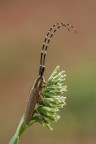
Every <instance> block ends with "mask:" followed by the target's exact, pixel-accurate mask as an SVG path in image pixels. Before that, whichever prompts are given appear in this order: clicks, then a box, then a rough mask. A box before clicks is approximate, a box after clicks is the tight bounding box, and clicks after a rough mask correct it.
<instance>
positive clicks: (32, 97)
mask: <svg viewBox="0 0 96 144" xmlns="http://www.w3.org/2000/svg"><path fill="white" fill-rule="evenodd" d="M62 26H64V27H66V28H67V29H68V31H69V30H70V29H69V28H72V29H74V31H75V32H76V28H75V27H74V26H72V25H70V24H65V23H56V24H54V25H53V26H52V27H51V28H50V29H49V31H48V33H47V35H46V37H45V39H44V43H43V46H42V50H41V56H40V67H39V74H38V76H37V78H36V80H35V82H34V84H33V87H32V89H31V91H30V93H29V99H28V102H27V106H26V109H25V114H24V123H25V124H26V125H27V124H28V123H29V122H30V119H31V117H32V116H33V114H34V110H35V108H36V105H37V104H38V102H39V100H40V98H41V96H42V90H43V88H44V85H45V79H44V76H43V75H44V71H45V57H46V52H47V48H48V44H49V42H50V40H51V38H52V37H53V35H54V34H55V32H56V31H57V30H58V29H59V28H60V27H62Z"/></svg>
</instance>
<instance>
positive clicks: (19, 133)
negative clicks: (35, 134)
mask: <svg viewBox="0 0 96 144" xmlns="http://www.w3.org/2000/svg"><path fill="white" fill-rule="evenodd" d="M23 121H24V116H23V117H22V118H21V120H20V123H19V125H18V127H17V130H16V132H15V134H14V136H13V137H12V139H11V141H10V142H9V144H18V142H19V140H20V137H21V136H22V134H23V133H24V131H25V129H26V128H27V127H26V126H25V124H24V123H23Z"/></svg>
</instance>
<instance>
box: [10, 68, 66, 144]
mask: <svg viewBox="0 0 96 144" xmlns="http://www.w3.org/2000/svg"><path fill="white" fill-rule="evenodd" d="M65 76H66V75H65V71H61V72H59V66H57V67H56V69H55V70H54V71H53V73H52V75H51V76H50V78H49V79H48V81H47V83H46V85H45V88H44V89H43V92H42V98H41V100H40V102H39V103H38V104H37V106H36V109H35V110H34V115H33V116H32V117H31V119H30V122H29V123H28V125H25V124H24V115H23V117H22V118H21V121H20V123H19V125H18V128H17V130H16V133H15V135H14V136H13V138H12V139H11V141H10V142H9V144H18V142H19V140H20V137H21V135H22V134H23V133H24V131H25V130H26V129H27V128H28V127H30V126H31V125H32V124H33V123H35V122H38V123H40V124H42V125H43V126H46V127H48V128H49V129H50V130H53V128H52V127H51V125H50V122H51V121H57V120H58V119H59V118H60V116H59V115H58V111H59V109H60V108H63V106H64V105H66V103H65V99H66V97H64V96H63V93H64V92H65V91H66V86H64V80H65Z"/></svg>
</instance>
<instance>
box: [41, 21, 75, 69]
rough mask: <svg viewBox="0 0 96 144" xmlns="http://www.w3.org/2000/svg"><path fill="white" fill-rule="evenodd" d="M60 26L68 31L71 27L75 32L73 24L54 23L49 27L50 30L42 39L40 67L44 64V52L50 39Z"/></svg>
mask: <svg viewBox="0 0 96 144" xmlns="http://www.w3.org/2000/svg"><path fill="white" fill-rule="evenodd" d="M61 26H64V27H66V28H67V30H68V31H70V28H72V29H73V30H74V31H75V32H76V28H75V27H74V26H72V25H70V24H65V23H56V24H54V25H53V26H52V27H51V28H50V30H49V31H48V33H47V35H46V37H45V39H44V43H43V46H42V50H41V57H40V66H42V67H44V65H45V57H46V52H47V48H48V45H49V43H50V40H51V38H52V37H53V35H54V34H55V32H56V31H57V30H58V29H59V28H60V27H61Z"/></svg>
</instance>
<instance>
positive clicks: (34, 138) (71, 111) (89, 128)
mask: <svg viewBox="0 0 96 144" xmlns="http://www.w3.org/2000/svg"><path fill="white" fill-rule="evenodd" d="M57 22H64V23H70V24H73V25H74V26H75V27H77V29H78V30H77V31H78V32H77V34H74V32H73V31H70V32H68V31H67V30H66V29H65V28H63V27H62V28H61V29H59V30H58V32H57V33H56V35H55V36H54V37H53V38H52V40H51V43H50V46H49V48H48V52H47V57H46V71H45V79H46V80H47V78H48V77H49V76H50V74H51V73H52V71H53V70H54V68H55V67H56V66H57V65H60V66H61V69H64V70H66V74H67V79H66V82H65V84H67V85H68V92H67V93H65V96H66V97H67V100H66V103H67V105H66V107H64V109H63V110H61V112H60V114H61V119H60V120H59V121H58V122H57V123H53V124H52V125H53V127H54V131H52V132H51V131H50V130H48V129H46V128H44V127H42V126H41V125H40V124H34V125H33V126H32V127H31V128H29V129H27V130H26V132H25V133H24V135H23V136H22V138H21V141H20V144H31V143H35V144H45V143H46V144H49V143H50V144H96V84H95V83H96V76H95V74H96V1H95V0H77V1H76V0H72V1H71V0H55V1H48V0H47V1H46V0H41V1H37V0H35V1H32V0H23V1H22V0H16V1H13V0H9V1H6V0H0V144H8V142H9V140H10V138H11V137H12V135H13V134H14V132H15V130H16V128H17V125H18V122H19V121H20V118H21V116H22V114H23V112H24V110H25V105H26V102H27V98H28V93H29V90H30V87H31V86H32V84H33V81H34V80H35V78H36V76H37V74H38V67H39V59H40V51H41V47H42V43H43V40H44V37H45V36H46V33H47V31H48V30H49V28H50V27H51V26H52V25H53V24H54V23H57Z"/></svg>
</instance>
